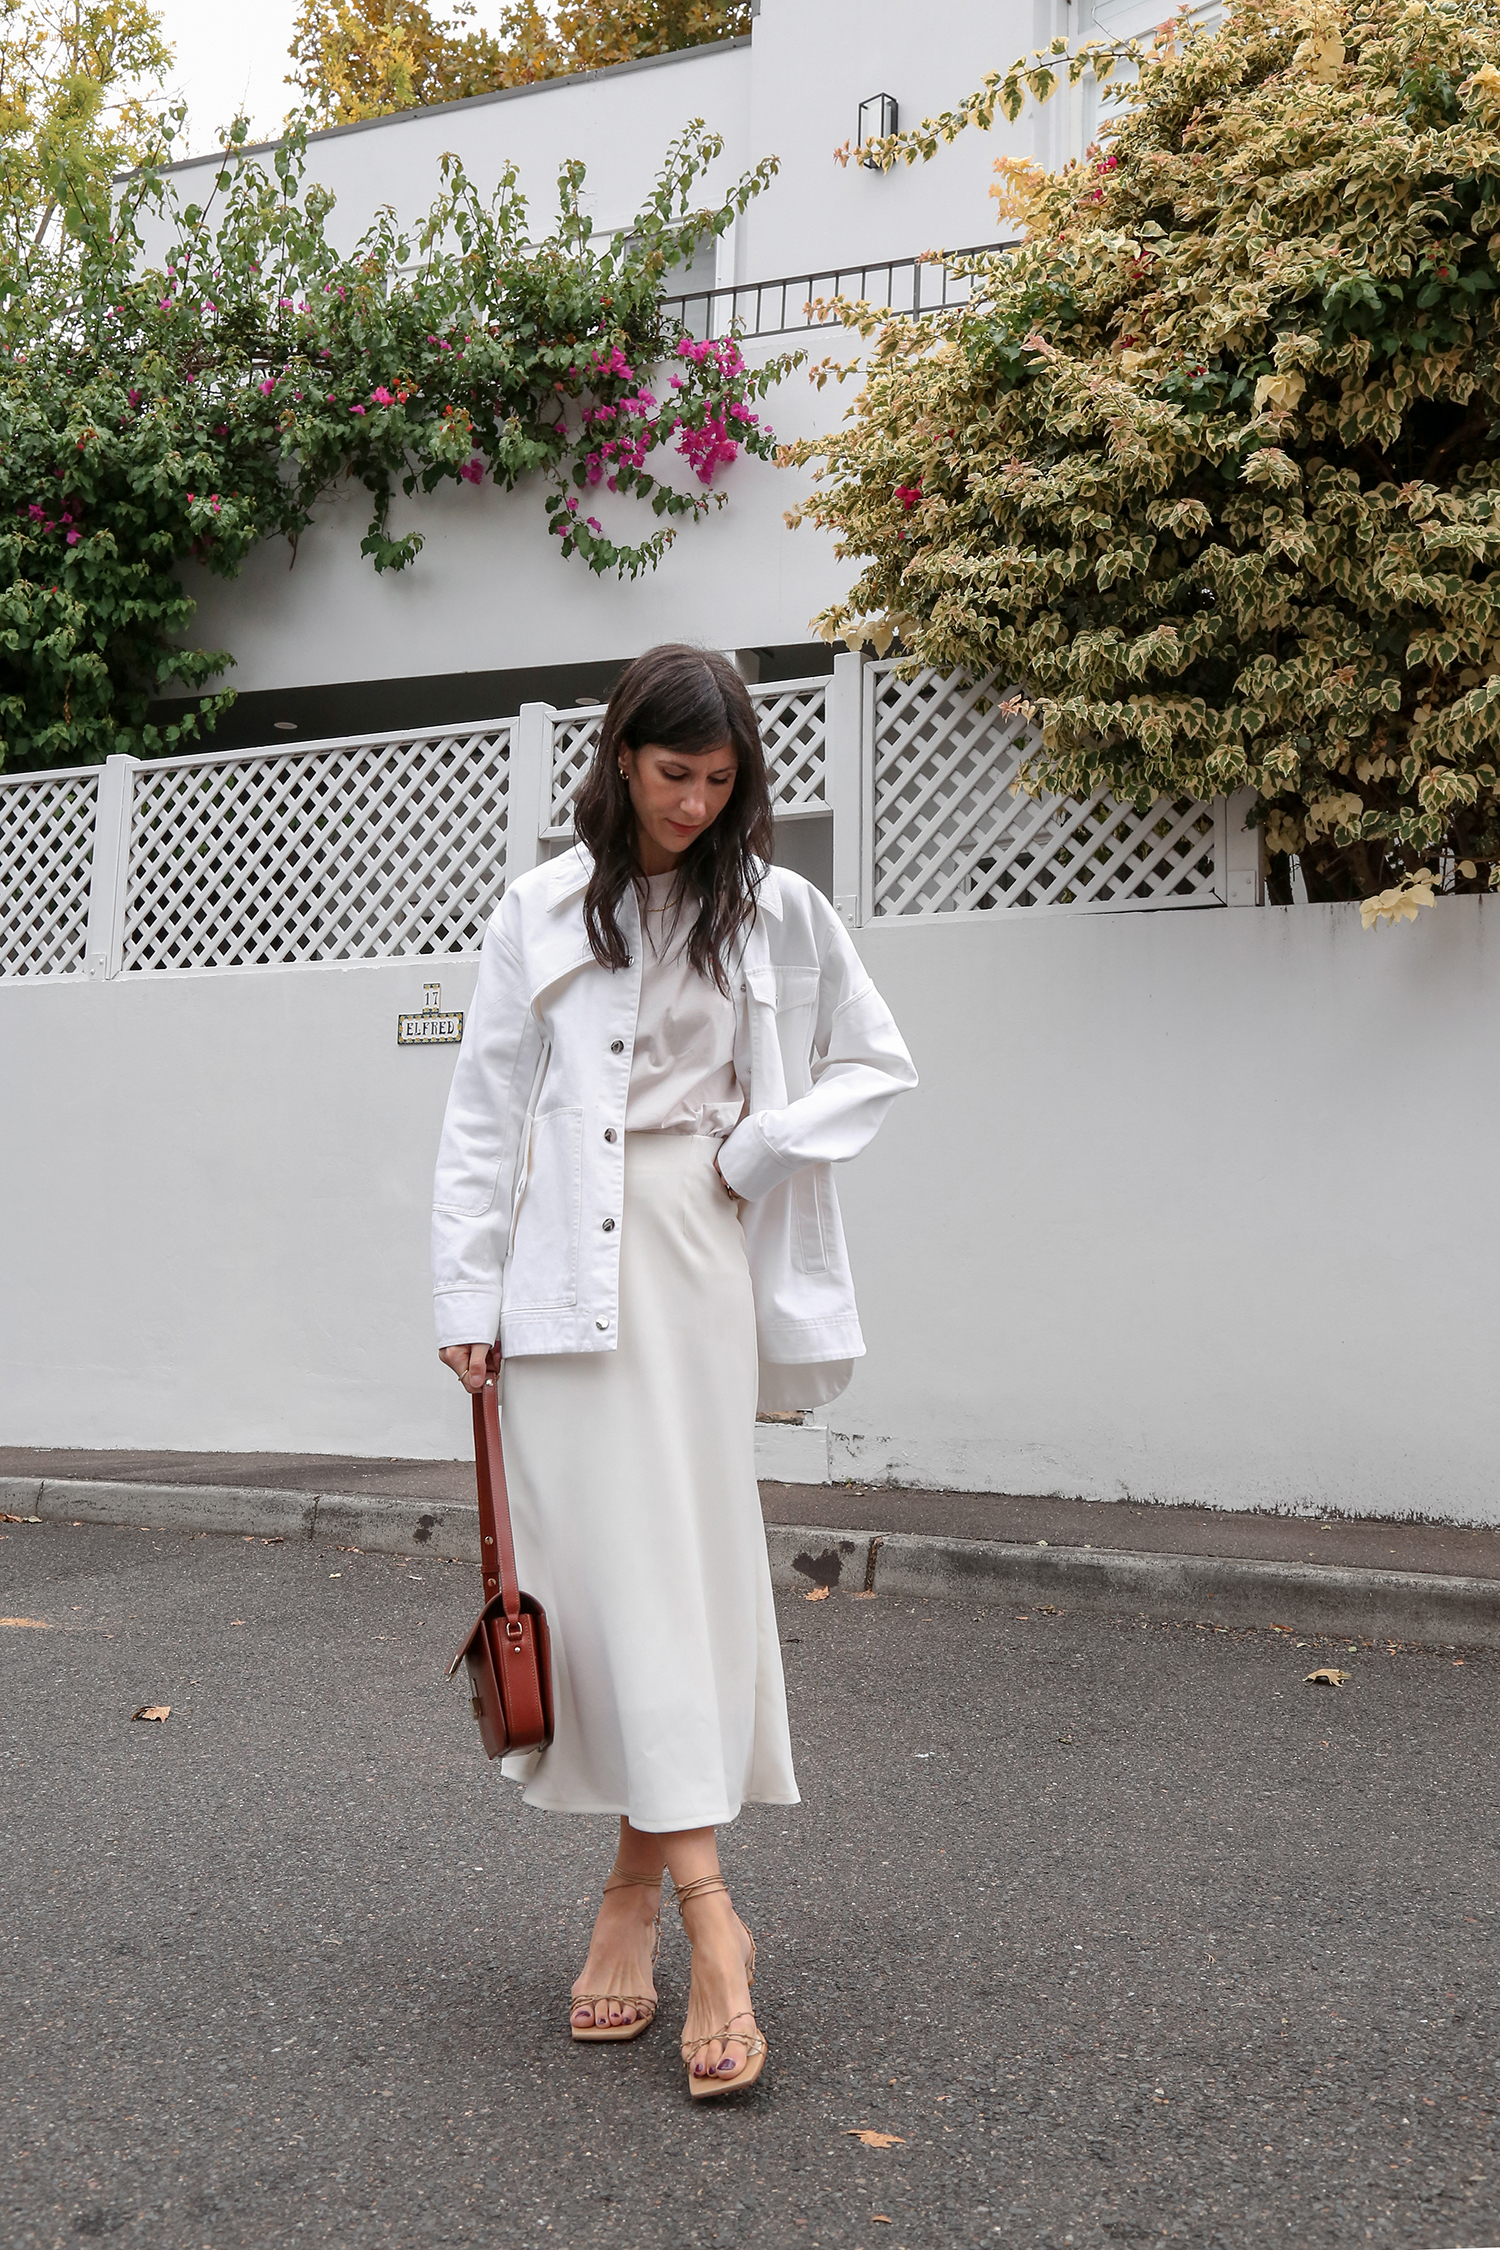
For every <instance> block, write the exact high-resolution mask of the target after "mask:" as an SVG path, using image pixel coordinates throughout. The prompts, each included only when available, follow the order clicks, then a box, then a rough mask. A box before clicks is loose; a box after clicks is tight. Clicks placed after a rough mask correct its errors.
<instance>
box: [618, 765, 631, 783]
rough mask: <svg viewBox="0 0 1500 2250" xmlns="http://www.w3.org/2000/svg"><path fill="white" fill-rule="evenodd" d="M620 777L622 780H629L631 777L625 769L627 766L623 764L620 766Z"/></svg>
mask: <svg viewBox="0 0 1500 2250" xmlns="http://www.w3.org/2000/svg"><path fill="white" fill-rule="evenodd" d="M620 779H621V780H622V781H628V780H629V779H630V776H629V774H628V773H627V772H626V771H625V768H624V767H623V766H621V768H620Z"/></svg>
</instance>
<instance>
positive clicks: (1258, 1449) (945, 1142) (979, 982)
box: [0, 899, 1500, 1523]
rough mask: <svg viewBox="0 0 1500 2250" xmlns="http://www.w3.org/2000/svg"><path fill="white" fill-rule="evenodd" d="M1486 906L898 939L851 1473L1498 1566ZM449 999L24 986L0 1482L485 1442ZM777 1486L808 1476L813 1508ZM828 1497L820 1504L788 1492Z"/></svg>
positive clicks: (14, 1014)
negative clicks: (8, 1467) (900, 1039)
mask: <svg viewBox="0 0 1500 2250" xmlns="http://www.w3.org/2000/svg"><path fill="white" fill-rule="evenodd" d="M1497 938H1500V906H1497V905H1496V904H1494V903H1492V902H1490V901H1487V900H1477V899H1462V900H1450V901H1444V902H1442V903H1441V904H1440V905H1439V906H1438V907H1437V908H1436V909H1434V910H1433V911H1431V912H1429V913H1426V914H1424V915H1423V916H1422V918H1421V920H1420V922H1419V923H1418V924H1416V925H1415V926H1414V927H1409V928H1405V929H1401V930H1395V931H1382V932H1379V933H1372V934H1369V935H1367V934H1365V933H1364V932H1362V931H1361V929H1360V927H1359V917H1358V914H1357V912H1355V911H1354V910H1353V909H1347V908H1327V907H1302V908H1290V909H1265V910H1261V911H1256V910H1253V909H1247V910H1240V911H1229V910H1226V911H1212V910H1209V911H1200V912H1194V913H1184V912H1162V913H1155V914H1141V913H1137V914H1122V915H1080V916H1078V917H1076V918H1070V917H1069V916H1067V915H1066V914H1061V913H1058V914H1048V915H1045V916H1036V917H1034V918H1033V917H1030V916H1028V915H1027V914H1026V913H1025V912H1023V911H1009V912H1006V911H1001V912H996V913H993V914H986V915H974V916H971V917H964V918H957V917H951V918H949V919H948V920H946V921H943V922H935V923H927V924H920V925H907V926H906V927H880V926H876V927H874V928H868V929H866V930H864V931H862V932H860V933H859V936H858V943H859V945H860V948H861V951H862V953H863V954H864V956H865V959H866V960H867V962H868V963H869V966H870V968H871V970H872V972H873V974H874V976H875V978H876V981H877V982H878V983H879V984H880V986H881V988H882V990H883V991H884V992H885V993H886V995H887V997H888V998H889V1000H890V1002H891V1004H892V1006H893V1008H894V1009H895V1012H896V1016H897V1019H898V1021H900V1022H901V1024H902V1025H903V1027H904V1029H905V1030H906V1032H907V1035H908V1037H909V1039H910V1042H911V1046H912V1049H913V1052H914V1054H915V1056H916V1060H917V1064H918V1068H919V1069H920V1071H921V1072H922V1086H921V1089H920V1091H919V1092H918V1093H917V1094H915V1095H914V1096H912V1097H910V1098H909V1099H907V1100H905V1101H903V1102H900V1103H898V1104H897V1106H896V1108H895V1110H894V1111H893V1113H892V1116H891V1118H890V1121H889V1123H888V1124H887V1126H886V1128H885V1130H884V1132H883V1133H882V1135H881V1137H880V1139H879V1140H878V1141H877V1143H876V1144H875V1146H874V1148H873V1149H871V1150H870V1152H869V1153H868V1154H867V1155H866V1156H865V1157H863V1158H861V1159H860V1161H859V1162H858V1163H856V1164H854V1165H852V1166H850V1167H849V1168H848V1169H847V1170H846V1172H845V1173H844V1174H843V1175H842V1177H841V1181H840V1193H841V1197H842V1200H843V1205H844V1211H845V1218H846V1223H847V1227H848V1233H849V1238H850V1245H851V1251H852V1255H853V1259H854V1269H855V1277H856V1281H857V1283H858V1286H859V1292H860V1306H861V1312H862V1314H863V1318H864V1325H865V1333H866V1337H867V1341H868V1344H869V1356H868V1358H867V1359H865V1360H864V1361H862V1362H861V1363H860V1365H859V1367H858V1368H857V1370H856V1374H855V1379H854V1383H853V1385H852V1386H851V1388H850V1390H849V1391H848V1392H847V1393H846V1394H845V1395H844V1397H843V1398H842V1399H839V1400H837V1401H835V1402H834V1403H833V1404H832V1405H831V1406H830V1407H829V1408H828V1409H827V1410H826V1420H827V1423H828V1436H827V1439H826V1441H825V1440H824V1437H823V1433H822V1432H821V1431H816V1432H814V1431H800V1430H791V1429H785V1430H782V1431H780V1432H777V1431H775V1430H774V1429H770V1428H767V1427H766V1426H763V1427H762V1432H761V1435H762V1437H763V1438H766V1439H768V1440H771V1441H775V1442H779V1441H780V1440H781V1439H783V1438H784V1439H786V1440H788V1441H794V1440H795V1441H802V1442H803V1443H808V1442H810V1443H811V1445H812V1446H813V1447H814V1448H816V1447H818V1446H819V1445H820V1444H824V1443H826V1445H827V1448H828V1450H827V1452H826V1453H825V1454H824V1456H823V1459H824V1461H825V1466H824V1468H823V1470H822V1473H823V1474H825V1475H827V1474H831V1475H832V1476H834V1477H836V1478H843V1477H850V1476H854V1477H859V1478H862V1479H866V1480H876V1479H882V1478H885V1479H897V1480H901V1481H909V1482H911V1483H914V1484H927V1485H951V1486H955V1487H960V1488H964V1489H968V1490H980V1491H983V1490H992V1491H1001V1492H1013V1493H1025V1492H1033V1493H1050V1492H1058V1493H1077V1494H1083V1495H1085V1496H1088V1497H1092V1498H1099V1499H1111V1498H1152V1499H1158V1500H1165V1501H1197V1502H1200V1503H1207V1504H1210V1505H1221V1506H1225V1507H1230V1506H1233V1507H1277V1508H1308V1507H1314V1508H1318V1509H1324V1510H1330V1509H1338V1510H1348V1511H1355V1512H1374V1513H1383V1514H1389V1515H1402V1514H1409V1513H1416V1514H1424V1515H1431V1516H1436V1517H1442V1518H1445V1519H1448V1520H1452V1521H1457V1522H1471V1523H1477V1522H1491V1523H1493V1522H1500V1471H1497V1468H1496V1463H1497V1461H1500V1399H1497V1387H1496V1384H1495V1382H1494V1368H1495V1365H1496V1363H1497V1357H1500V1312H1497V1293H1496V1289H1495V1280H1494V1276H1495V1252H1496V1244H1497V1241H1500V1227H1497V1221H1500V1169H1497V1167H1496V1165H1495V1163H1494V1159H1493V1150H1492V1140H1493V1119H1494V1117H1495V1116H1496V1114H1497V1108H1500V1102H1497V1096H1500V1036H1497V1034H1500V1020H1497V1019H1500V958H1497V950H1496V949H1497ZM434 967H435V968H436V971H437V973H438V974H439V975H440V976H441V979H442V983H443V994H444V1003H445V1005H448V1006H454V1005H457V1006H463V1005H465V1004H466V1003H467V1001H468V998H469V995H470V992H471V989H472V984H473V974H474V970H473V963H472V962H457V961H453V960H444V961H442V962H440V963H437V964H430V963H428V964H424V963H423V962H422V961H419V960H414V961H410V962H404V963H368V964H358V965H354V966H349V967H338V968H313V969H294V970H251V971H245V972H230V973H209V974H166V975H152V976H143V977H121V978H118V979H115V980H113V981H110V982H85V981H83V980H79V981H77V982H71V981H62V980H58V981H52V982H49V981H48V980H44V979H38V980H35V981H34V982H31V981H18V982H15V983H9V984H5V985H0V1084H3V1086H4V1087H5V1096H6V1098H5V1101H4V1103H3V1107H0V1199H3V1201H0V1241H3V1244H4V1259H3V1271H4V1289H3V1296H0V1381H3V1394H0V1441H3V1442H5V1443H9V1444H34V1445H58V1446H62V1445H72V1446H141V1447H171V1448H192V1449H216V1448H222V1449H224V1450H226V1451H228V1450H252V1449H253V1450H257V1451H262V1450H265V1451H312V1452H334V1453H337V1452H348V1453H355V1454H368V1455H380V1454H405V1455H412V1456H417V1457H429V1458H447V1457H453V1456H455V1455H458V1454H461V1453H462V1452H463V1451H464V1449H465V1447H466V1445H467V1443H468V1416H467V1411H466V1408H465V1404H464V1401H463V1399H462V1397H461V1396H460V1394H459V1393H458V1390H457V1387H456V1386H455V1385H453V1384H452V1382H451V1379H450V1378H449V1377H448V1376H447V1375H446V1374H445V1373H444V1371H443V1370H442V1369H441V1368H440V1367H439V1365H438V1362H437V1359H436V1357H435V1353H434V1348H433V1343H432V1331H431V1326H430V1320H429V1311H428V1297H427V1272H426V1264H427V1200H428V1193H429V1184H430V1178H431V1167H432V1156H433V1150H434V1147H435V1144H436V1139H437V1133H438V1126H439V1121H440V1118H441V1114H442V1107H443V1101H444V1098H445V1095H446V1091H447V1084H448V1079H449V1075H450V1072H451V1068H452V1061H453V1054H454V1050H453V1049H451V1048H430V1049H421V1048H416V1049H413V1048H398V1047H397V1045H396V1022H395V1019H396V1014H397V1011H398V1010H400V1009H410V1008H417V1007H420V1006H421V1001H422V985H423V983H424V981H425V979H426V978H427V977H428V976H429V975H431V974H432V973H433V970H434ZM765 1473H767V1474H780V1475H783V1476H790V1475H791V1471H790V1470H789V1469H781V1470H772V1469H769V1468H768V1469H767V1470H766V1472H765ZM806 1476H807V1472H806V1471H805V1470H803V1469H801V1468H799V1469H798V1471H797V1475H796V1481H799V1482H800V1481H805V1479H806Z"/></svg>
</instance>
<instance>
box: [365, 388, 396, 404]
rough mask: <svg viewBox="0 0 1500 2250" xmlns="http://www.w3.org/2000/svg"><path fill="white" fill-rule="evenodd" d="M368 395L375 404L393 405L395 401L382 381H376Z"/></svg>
mask: <svg viewBox="0 0 1500 2250" xmlns="http://www.w3.org/2000/svg"><path fill="white" fill-rule="evenodd" d="M370 397H371V399H372V400H373V402H374V403H375V405H376V406H394V405H395V403H396V401H395V400H394V399H393V398H392V396H391V394H390V392H389V391H388V390H387V389H386V387H385V385H384V383H377V384H376V386H375V388H374V390H373V391H371V393H370Z"/></svg>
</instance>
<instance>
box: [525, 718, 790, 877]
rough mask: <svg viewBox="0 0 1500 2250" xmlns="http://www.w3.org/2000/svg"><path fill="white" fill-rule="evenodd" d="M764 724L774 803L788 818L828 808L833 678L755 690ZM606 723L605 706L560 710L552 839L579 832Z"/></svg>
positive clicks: (555, 745) (550, 802) (556, 725)
mask: <svg viewBox="0 0 1500 2250" xmlns="http://www.w3.org/2000/svg"><path fill="white" fill-rule="evenodd" d="M750 700H751V702H752V703H753V704H754V706H755V715H756V718H757V719H758V721H759V723H760V738H761V741H762V743H763V744H764V745H765V753H766V766H767V769H768V773H769V777H770V784H771V803H772V806H773V808H774V810H775V811H776V812H777V813H778V814H781V815H783V816H785V815H788V814H792V813H812V812H825V811H826V810H827V809H828V787H827V769H828V713H827V701H828V682H827V680H826V679H815V680H780V681H775V682H771V683H768V684H767V685H766V686H764V687H760V686H756V687H752V688H751V690H750ZM603 724H604V705H603V704H602V703H594V704H588V705H586V706H584V707H582V708H580V709H575V710H571V711H559V712H558V714H557V716H556V718H555V719H554V720H553V722H552V786H551V790H550V793H549V797H548V808H547V825H546V827H545V828H544V830H543V832H542V833H543V834H544V836H546V837H547V838H548V839H549V841H552V842H561V841H563V840H564V839H565V838H568V837H571V835H572V833H573V802H574V799H575V798H576V797H577V795H578V792H579V789H580V788H581V787H582V785H583V782H584V779H585V777H586V776H587V774H588V770H589V767H590V766H591V765H592V764H593V760H594V752H595V751H596V750H597V749H598V747H599V730H600V728H601V727H602V725H603Z"/></svg>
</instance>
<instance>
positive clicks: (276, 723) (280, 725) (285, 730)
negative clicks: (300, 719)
mask: <svg viewBox="0 0 1500 2250" xmlns="http://www.w3.org/2000/svg"><path fill="white" fill-rule="evenodd" d="M271 724H272V726H273V727H274V728H275V729H276V732H277V733H278V734H295V733H296V731H297V722H296V720H295V719H273V720H272V721H271Z"/></svg>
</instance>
